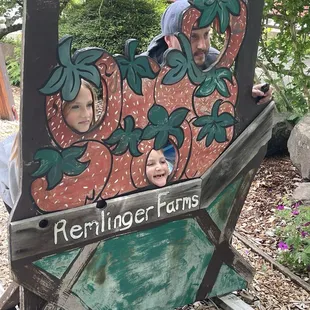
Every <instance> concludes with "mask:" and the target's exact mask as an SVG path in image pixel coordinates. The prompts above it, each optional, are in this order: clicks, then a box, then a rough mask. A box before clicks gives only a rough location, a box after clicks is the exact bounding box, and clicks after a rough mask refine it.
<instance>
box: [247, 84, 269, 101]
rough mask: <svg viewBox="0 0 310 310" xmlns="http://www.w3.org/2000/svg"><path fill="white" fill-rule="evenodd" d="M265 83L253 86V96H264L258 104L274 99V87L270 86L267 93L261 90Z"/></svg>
mask: <svg viewBox="0 0 310 310" xmlns="http://www.w3.org/2000/svg"><path fill="white" fill-rule="evenodd" d="M263 85H264V84H257V85H254V86H253V88H252V97H253V98H257V97H263V98H262V99H260V100H259V101H258V102H257V104H265V103H268V102H270V101H271V100H272V91H273V89H272V87H269V90H268V91H267V92H266V93H264V92H263V91H261V87H262V86H263Z"/></svg>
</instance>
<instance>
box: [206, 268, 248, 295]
mask: <svg viewBox="0 0 310 310" xmlns="http://www.w3.org/2000/svg"><path fill="white" fill-rule="evenodd" d="M247 285H248V284H247V282H246V281H245V280H244V279H243V278H242V277H241V276H240V275H239V274H238V273H237V272H236V271H235V270H234V269H232V268H230V267H229V266H227V265H225V264H223V265H222V267H221V269H220V272H219V274H218V276H217V279H216V282H215V284H214V286H213V288H212V291H211V293H210V294H208V297H214V296H222V295H225V294H227V293H231V292H233V291H237V290H242V289H245V288H247Z"/></svg>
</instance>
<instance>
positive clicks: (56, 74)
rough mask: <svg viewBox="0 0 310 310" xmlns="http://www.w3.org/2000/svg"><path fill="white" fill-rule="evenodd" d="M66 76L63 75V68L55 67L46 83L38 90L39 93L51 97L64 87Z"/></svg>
mask: <svg viewBox="0 0 310 310" xmlns="http://www.w3.org/2000/svg"><path fill="white" fill-rule="evenodd" d="M65 79H66V76H65V75H64V68H63V67H56V68H55V69H54V70H53V71H52V73H51V76H50V78H49V80H48V81H47V83H46V84H45V85H44V87H42V88H41V89H40V92H41V93H42V94H45V95H52V94H55V93H56V92H58V90H59V89H60V88H61V87H62V86H63V85H64V83H65Z"/></svg>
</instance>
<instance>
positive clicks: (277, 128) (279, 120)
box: [266, 112, 293, 156]
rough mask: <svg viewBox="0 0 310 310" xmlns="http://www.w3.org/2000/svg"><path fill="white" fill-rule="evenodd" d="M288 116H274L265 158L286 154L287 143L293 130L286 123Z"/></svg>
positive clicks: (281, 114) (277, 114) (291, 126)
mask: <svg viewBox="0 0 310 310" xmlns="http://www.w3.org/2000/svg"><path fill="white" fill-rule="evenodd" d="M290 116H291V114H290V113H288V112H285V113H275V114H274V118H273V127H272V137H271V139H270V141H269V142H268V148H267V154H266V156H273V155H277V154H283V153H287V141H288V139H289V137H290V134H291V131H292V130H293V125H292V124H290V123H289V122H288V121H287V119H288V118H289V117H290Z"/></svg>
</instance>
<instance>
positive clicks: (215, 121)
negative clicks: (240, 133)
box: [193, 99, 236, 147]
mask: <svg viewBox="0 0 310 310" xmlns="http://www.w3.org/2000/svg"><path fill="white" fill-rule="evenodd" d="M222 103H223V100H220V99H219V100H217V101H216V102H215V103H214V105H213V107H212V111H211V115H203V116H200V117H198V118H197V119H196V120H195V121H194V122H193V125H194V126H195V127H201V129H200V131H199V133H198V135H197V141H201V140H202V139H204V138H206V142H205V145H206V147H209V146H210V145H211V144H212V142H213V141H214V140H215V141H216V142H218V143H224V142H226V141H227V132H226V128H229V127H231V126H234V125H235V124H236V119H235V118H234V117H233V115H231V114H230V113H228V112H223V113H222V114H219V110H220V106H221V104H222Z"/></svg>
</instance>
